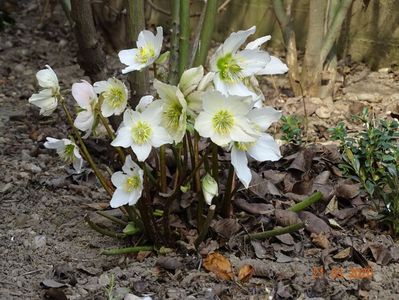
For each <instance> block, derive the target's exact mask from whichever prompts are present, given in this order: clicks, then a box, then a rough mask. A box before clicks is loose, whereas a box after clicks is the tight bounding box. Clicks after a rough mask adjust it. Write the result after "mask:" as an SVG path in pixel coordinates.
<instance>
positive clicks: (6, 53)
mask: <svg viewBox="0 0 399 300" xmlns="http://www.w3.org/2000/svg"><path fill="white" fill-rule="evenodd" d="M26 3H28V2H24V5H22V10H21V11H20V12H19V13H18V14H15V15H14V17H15V19H16V25H15V26H12V27H9V28H7V29H6V30H5V31H3V32H0V65H1V68H0V105H1V110H0V170H1V172H0V208H1V209H0V220H1V223H0V253H1V258H0V298H1V299H42V298H43V297H46V299H65V298H62V297H63V294H58V295H57V289H50V290H48V289H45V288H44V287H43V281H45V280H47V281H45V282H44V284H45V285H47V286H54V287H56V285H55V284H57V283H59V284H65V286H64V287H61V288H60V290H62V291H64V293H65V295H66V296H67V299H106V296H105V291H106V286H107V284H108V283H109V280H110V278H111V277H112V276H115V282H116V287H115V290H114V296H115V299H122V298H123V296H124V295H125V294H126V293H128V292H130V293H134V294H136V295H144V294H148V295H150V296H152V297H153V298H154V299H269V297H272V298H274V299H309V298H318V299H399V271H398V270H399V269H398V266H399V264H398V260H399V253H398V252H399V251H398V243H397V242H395V241H393V240H392V238H391V237H390V236H388V235H385V234H384V232H383V231H381V230H380V229H379V228H378V227H373V228H369V229H368V228H367V227H364V226H356V222H349V223H347V225H346V226H344V229H343V230H341V231H339V233H338V234H336V235H334V237H333V238H332V240H331V243H332V247H331V249H330V250H331V252H334V251H335V252H334V253H337V252H339V251H341V250H343V249H346V248H348V247H353V248H354V249H357V250H358V251H359V252H361V253H362V254H361V256H362V257H363V258H364V257H366V259H367V260H368V261H369V264H370V266H371V267H372V270H373V271H372V273H373V274H372V277H371V279H358V278H350V277H349V276H347V275H348V272H350V271H351V270H353V268H355V267H357V268H359V267H361V260H362V258H357V259H356V258H354V257H353V255H352V259H346V258H345V257H343V258H344V259H343V260H342V261H341V262H340V261H335V262H334V264H333V265H330V266H329V269H328V270H329V274H325V275H326V276H318V275H320V274H318V273H317V271H318V270H319V267H321V266H323V265H326V264H327V265H329V263H327V262H326V260H327V258H329V252H328V251H326V250H323V249H321V248H317V247H315V246H314V244H312V242H311V241H310V239H309V234H308V233H305V232H301V233H298V234H293V235H292V236H291V239H288V240H277V239H272V240H269V241H265V242H262V243H258V244H254V243H252V244H251V243H249V242H246V243H239V244H238V246H234V245H231V243H230V242H231V241H229V242H226V244H223V243H222V242H220V241H219V244H218V247H219V248H220V251H221V252H223V253H224V255H225V256H226V257H228V258H229V259H230V261H231V262H232V264H233V266H235V268H238V267H239V266H240V265H242V264H245V263H248V264H251V265H253V266H255V271H256V272H255V276H254V277H252V278H251V279H250V280H249V282H246V283H242V284H240V283H234V282H226V281H223V280H220V279H218V278H217V277H216V276H215V275H214V274H212V273H208V272H206V271H205V270H204V269H203V268H201V257H200V256H197V255H195V254H192V253H190V252H186V253H184V252H182V251H177V254H171V255H169V256H168V257H169V259H170V260H171V261H172V265H173V266H172V267H171V268H169V269H171V270H169V271H168V270H166V269H167V268H165V263H164V264H160V265H161V266H157V265H156V262H157V260H158V257H157V256H156V255H150V256H148V257H145V256H143V255H141V256H140V255H139V256H138V257H136V256H126V257H125V256H117V257H107V256H102V255H100V254H99V253H100V250H101V249H103V248H110V247H116V246H124V245H126V244H125V243H124V242H123V241H117V240H114V239H112V238H108V237H103V236H101V235H99V234H97V233H96V232H94V231H92V230H91V229H90V228H89V227H88V226H87V225H86V224H85V222H84V220H83V217H84V215H85V214H87V213H93V209H92V208H90V207H88V206H87V204H91V203H104V202H107V201H109V199H108V198H107V197H106V194H105V192H104V191H103V189H102V188H101V187H100V186H99V185H98V184H97V183H96V181H95V180H94V179H93V177H92V176H88V177H87V178H73V177H72V176H68V173H67V170H65V168H64V167H63V165H62V163H61V162H60V160H59V159H58V157H56V155H55V153H53V152H51V151H48V150H47V149H44V147H43V141H44V139H45V137H46V136H53V137H62V136H64V134H65V132H66V128H65V126H64V125H63V124H61V123H60V122H59V116H58V115H57V114H55V115H53V116H52V117H49V118H42V117H40V116H39V115H38V110H37V109H36V108H33V107H31V106H30V105H29V104H28V102H27V99H28V98H29V96H30V95H31V94H32V93H33V92H34V91H35V77H34V75H35V73H36V71H37V70H39V69H40V68H42V67H43V66H44V65H45V64H50V65H51V66H52V67H53V68H54V69H55V71H56V73H57V74H58V77H59V78H60V80H61V84H62V86H63V87H65V88H69V87H70V86H71V84H72V83H73V82H75V81H77V80H78V79H79V78H81V77H82V71H81V70H80V69H79V66H78V65H77V63H76V59H75V54H76V45H75V42H74V38H73V35H72V34H71V31H70V29H69V28H68V24H67V23H66V21H65V20H64V18H63V16H62V13H61V12H60V11H58V10H57V11H56V15H55V16H54V17H53V18H52V19H51V20H49V21H48V22H47V23H46V24H45V26H44V27H42V28H41V29H38V28H37V24H38V18H39V13H38V8H37V6H36V4H34V3H33V2H29V3H28V4H26ZM364 70H366V71H364ZM355 71H356V70H355ZM356 72H357V73H356ZM356 72H355V74H354V75H353V77H352V78H355V79H356V76H360V77H359V78H360V80H357V81H356V80H353V82H352V83H351V84H349V85H348V86H347V87H346V89H347V90H346V91H345V90H344V93H342V96H341V98H340V99H339V98H337V99H334V101H332V100H331V102H323V103H322V104H320V103H318V102H317V101H318V100H317V99H314V100H311V101H310V104H309V107H308V109H309V110H310V112H311V113H312V116H311V119H310V122H311V124H310V128H311V129H310V130H312V133H313V132H316V133H317V134H318V135H319V137H318V138H319V139H321V140H323V139H324V138H325V136H324V134H325V130H320V128H323V127H324V128H328V127H330V126H331V125H332V124H336V122H337V121H338V120H341V119H342V120H345V119H346V117H347V116H349V114H351V113H354V112H353V111H351V110H357V111H358V110H359V108H358V107H359V104H356V103H362V104H361V105H360V106H362V105H369V106H372V107H374V108H375V110H376V111H377V112H378V113H381V115H383V116H384V115H385V113H386V111H388V110H391V111H395V109H396V105H397V103H398V102H397V101H398V85H397V80H396V79H395V78H397V77H395V76H396V75H395V74H391V73H390V74H388V72H385V70H381V72H375V73H370V72H369V71H367V69H365V68H362V69H361V70H360V71H356ZM362 72H363V73H362ZM359 74H360V75H359ZM362 76H363V77H362ZM367 81H368V82H369V83H372V84H375V85H378V87H381V86H382V87H384V86H385V87H386V88H383V89H382V90H378V89H377V88H376V87H370V84H365V82H367ZM359 84H360V85H362V84H363V85H362V86H359ZM277 85H278V86H284V85H285V83H284V82H283V81H281V82H280V81H278V82H277ZM265 88H266V85H265ZM367 89H368V90H369V91H367ZM367 93H368V95H364V94H367ZM268 94H269V95H270V96H272V97H273V98H271V99H274V100H271V101H272V103H276V104H277V105H278V106H280V107H283V108H284V109H285V110H287V111H289V112H293V113H298V114H300V113H301V111H300V109H301V107H302V104H301V103H299V104H298V103H297V102H298V99H295V98H289V99H288V100H287V99H286V97H283V98H282V97H280V96H278V97H277V95H275V92H273V90H270V89H269V92H268ZM359 95H360V96H359ZM360 100H361V101H362V102H360ZM345 101H346V102H345ZM350 101H352V102H350ZM312 105H313V106H312ZM320 106H326V110H324V111H322V110H320V109H319V110H318V111H317V109H318V108H319V107H320ZM325 111H327V113H325ZM323 113H324V114H323ZM326 114H327V115H326ZM60 116H61V114H60ZM315 124H316V125H318V126H313V125H315ZM229 243H230V244H229ZM370 243H376V244H378V245H381V247H382V248H383V249H388V250H387V251H388V252H389V257H390V259H389V260H388V262H387V261H384V258H381V259H380V260H377V261H376V259H375V258H376V256H375V255H374V256H373V255H371V254H370V250H368V249H369V248H367V247H368V245H369V244H370ZM210 248H212V247H210ZM387 255H388V254H387ZM378 257H379V256H378V255H377V258H378ZM174 262H175V263H174ZM330 263H331V262H330ZM176 265H179V267H176ZM334 266H335V267H334ZM338 267H339V268H341V267H342V268H343V270H344V273H345V276H344V278H341V277H340V276H333V275H334V274H333V273H332V271H333V270H337V268H338ZM48 280H54V281H56V282H55V283H54V282H51V281H48Z"/></svg>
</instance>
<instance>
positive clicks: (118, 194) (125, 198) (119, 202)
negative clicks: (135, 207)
mask: <svg viewBox="0 0 399 300" xmlns="http://www.w3.org/2000/svg"><path fill="white" fill-rule="evenodd" d="M128 202H129V193H127V192H125V191H124V190H123V189H116V190H115V192H114V194H113V195H112V199H111V203H110V205H111V207H112V208H117V207H120V206H123V205H125V204H128Z"/></svg>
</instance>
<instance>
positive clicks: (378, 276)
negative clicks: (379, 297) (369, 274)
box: [373, 272, 382, 282]
mask: <svg viewBox="0 0 399 300" xmlns="http://www.w3.org/2000/svg"><path fill="white" fill-rule="evenodd" d="M373 280H374V281H376V282H381V281H382V274H381V273H380V272H374V273H373Z"/></svg>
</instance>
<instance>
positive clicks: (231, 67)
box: [210, 26, 270, 99]
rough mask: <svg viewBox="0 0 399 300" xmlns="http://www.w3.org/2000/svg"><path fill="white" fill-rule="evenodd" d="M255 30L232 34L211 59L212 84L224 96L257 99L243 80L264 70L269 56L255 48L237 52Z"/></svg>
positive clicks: (252, 28)
mask: <svg viewBox="0 0 399 300" xmlns="http://www.w3.org/2000/svg"><path fill="white" fill-rule="evenodd" d="M255 30H256V27H255V26H253V27H251V28H249V29H248V30H243V31H238V32H233V33H232V34H231V35H230V36H229V37H228V38H227V39H226V41H225V42H224V43H223V44H222V45H220V46H219V48H218V49H217V50H216V52H215V54H214V55H213V56H212V57H211V61H210V64H211V71H212V72H214V73H216V74H215V77H214V79H213V83H214V85H215V88H216V90H218V91H220V92H221V93H222V94H224V95H237V96H251V97H252V98H254V99H255V98H257V95H256V94H255V93H254V92H253V91H251V90H250V89H249V88H248V87H247V86H246V85H245V84H244V82H243V80H244V79H245V78H247V77H250V76H252V75H255V74H256V73H258V72H259V71H261V70H262V69H264V68H265V67H266V65H267V64H268V63H269V62H270V56H269V54H268V53H267V52H265V51H261V50H259V49H257V48H256V49H244V50H241V51H239V48H240V47H241V45H242V44H243V43H244V42H245V41H246V40H247V38H248V37H249V36H250V35H252V34H254V33H255Z"/></svg>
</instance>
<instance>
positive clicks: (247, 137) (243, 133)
mask: <svg viewBox="0 0 399 300" xmlns="http://www.w3.org/2000/svg"><path fill="white" fill-rule="evenodd" d="M236 122H237V120H236ZM240 125H241V126H234V127H233V128H232V129H231V131H230V138H231V140H232V141H235V142H254V141H256V138H255V137H254V136H253V135H251V134H249V133H254V132H252V128H251V127H250V126H249V125H247V124H245V122H241V124H240ZM243 127H244V128H243ZM247 131H248V132H249V133H248V132H247Z"/></svg>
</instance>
